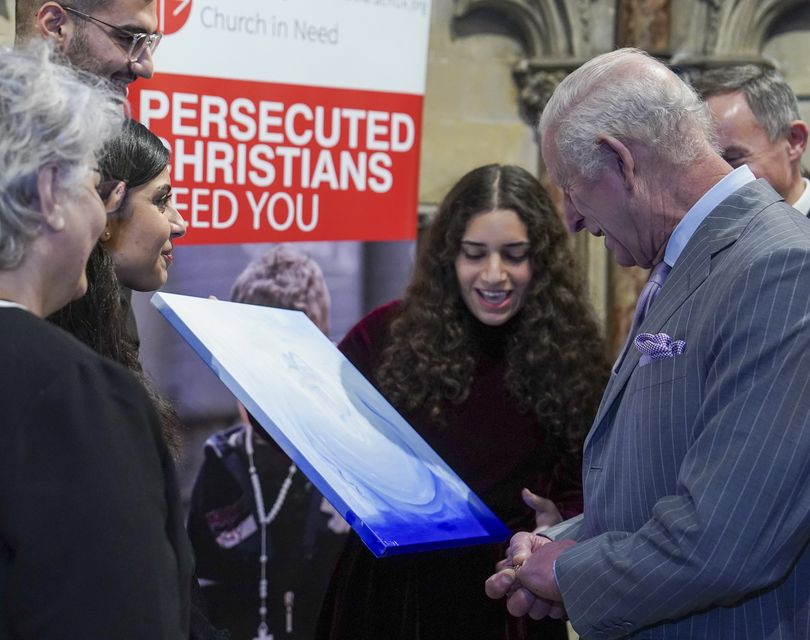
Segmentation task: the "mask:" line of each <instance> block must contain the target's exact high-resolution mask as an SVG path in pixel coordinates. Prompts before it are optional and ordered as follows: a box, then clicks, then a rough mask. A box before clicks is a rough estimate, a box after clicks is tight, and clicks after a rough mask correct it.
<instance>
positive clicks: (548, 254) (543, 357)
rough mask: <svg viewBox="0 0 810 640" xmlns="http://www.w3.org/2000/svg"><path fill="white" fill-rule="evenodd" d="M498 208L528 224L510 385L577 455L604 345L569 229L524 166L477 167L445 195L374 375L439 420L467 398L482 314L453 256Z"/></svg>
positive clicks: (559, 448)
mask: <svg viewBox="0 0 810 640" xmlns="http://www.w3.org/2000/svg"><path fill="white" fill-rule="evenodd" d="M498 209H506V210H511V211H514V212H515V213H516V214H517V215H518V216H519V217H520V219H521V221H522V222H523V223H524V224H525V225H526V229H527V232H528V238H529V242H530V245H531V246H530V249H529V261H530V265H531V269H532V274H533V275H532V279H531V282H530V284H529V289H528V291H527V293H526V302H525V306H524V307H523V309H521V310H520V312H519V313H518V314H517V316H515V318H513V319H512V320H511V321H510V323H509V324H510V325H512V328H511V330H509V331H508V332H507V346H506V361H507V368H506V374H505V382H506V386H507V388H508V389H509V392H510V394H511V396H512V397H513V399H514V400H515V401H516V402H517V403H518V406H519V407H520V408H521V409H523V410H525V411H529V410H532V411H534V413H535V414H536V416H537V418H538V420H539V421H540V424H542V425H543V426H544V428H546V429H547V430H548V433H549V435H550V439H551V441H550V444H551V445H552V447H553V448H554V449H555V450H556V452H557V453H558V454H559V455H561V456H573V457H575V458H577V457H579V456H580V455H581V448H582V442H583V440H584V437H585V435H586V433H587V430H588V428H589V427H590V424H591V421H592V420H593V417H594V414H595V413H596V409H597V407H598V404H599V400H600V398H601V396H602V391H603V389H604V385H605V383H606V381H607V377H608V370H609V363H608V358H607V348H606V345H605V341H604V339H603V336H602V332H601V330H600V327H599V324H598V323H597V321H596V318H595V316H594V314H593V311H592V310H591V308H590V306H589V304H588V302H587V301H586V297H585V294H584V290H583V287H582V285H581V283H580V278H579V277H578V274H577V272H576V269H575V267H574V261H573V256H572V254H571V251H570V250H569V247H568V244H567V234H566V231H565V228H564V227H563V225H562V222H561V221H560V219H559V218H558V217H557V214H556V213H555V211H554V207H553V205H552V203H551V200H550V199H549V197H548V195H547V194H546V192H545V190H544V189H543V187H542V186H541V185H540V183H539V182H538V181H537V179H536V178H535V177H534V176H532V175H531V174H530V173H529V172H528V171H526V170H525V169H522V168H521V167H517V166H511V165H498V164H492V165H487V166H484V167H479V168H477V169H474V170H473V171H470V172H469V173H467V174H466V175H464V176H463V177H462V178H461V179H460V180H459V181H458V183H456V185H455V186H454V187H453V188H452V189H451V190H450V192H449V193H448V194H447V196H446V197H445V198H444V200H443V202H442V203H441V206H440V207H439V211H438V213H437V215H436V217H435V219H434V220H433V223H432V224H431V226H430V228H429V229H428V231H427V236H426V238H425V239H424V241H423V242H422V244H421V247H420V251H419V255H418V258H417V262H416V267H415V272H414V275H413V277H412V279H411V282H410V284H409V285H408V288H407V291H406V293H405V298H404V300H403V302H402V304H401V305H400V307H399V309H398V311H397V316H396V317H395V319H394V320H393V322H392V323H391V328H390V334H389V340H388V343H387V345H386V347H385V349H384V350H383V353H382V356H381V361H380V365H379V367H378V368H377V372H376V376H375V377H376V380H377V383H378V385H379V386H380V388H381V390H382V392H383V394H384V395H386V397H387V398H388V399H389V400H391V401H392V402H393V403H394V404H395V405H397V406H399V407H401V408H403V409H405V410H406V411H412V410H414V409H416V408H417V407H423V408H425V409H426V410H427V411H428V413H429V415H430V417H431V418H432V419H434V420H436V421H437V422H438V423H439V424H442V423H443V420H442V406H443V404H444V403H447V402H450V403H453V404H460V403H462V402H464V400H465V399H466V398H467V395H468V394H469V390H470V385H471V381H472V376H473V372H474V368H475V363H476V353H477V351H476V345H475V338H474V336H475V332H474V331H473V328H474V327H475V323H477V322H478V321H477V320H476V319H475V317H474V316H473V315H472V314H471V313H470V312H469V311H468V309H467V307H466V305H465V304H464V302H463V301H462V298H461V294H460V291H459V286H458V280H457V277H456V271H455V260H456V257H457V256H458V253H459V251H460V249H461V239H462V236H463V234H464V231H465V230H466V228H467V224H468V222H469V220H470V219H471V218H472V217H473V216H475V215H477V214H480V213H487V212H490V211H495V210H498Z"/></svg>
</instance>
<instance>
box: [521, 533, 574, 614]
mask: <svg viewBox="0 0 810 640" xmlns="http://www.w3.org/2000/svg"><path fill="white" fill-rule="evenodd" d="M536 537H538V538H541V539H544V540H545V543H544V544H541V545H539V546H537V547H536V548H535V549H534V550H533V551H532V553H531V555H530V556H529V557H528V558H526V560H525V561H524V562H523V564H522V566H520V567H519V569H518V570H517V575H516V579H517V581H518V582H520V584H521V586H523V587H525V588H526V589H528V590H529V591H531V592H532V593H533V594H535V595H536V596H539V597H541V598H545V599H546V600H550V601H552V602H562V594H561V593H560V588H559V586H558V585H557V579H556V578H555V577H554V561H555V560H556V559H557V558H558V557H559V556H560V554H562V553H563V552H564V551H566V550H568V549H570V548H571V547H573V546H574V545H575V544H576V542H575V541H574V540H559V541H556V542H552V541H551V540H548V539H545V538H542V536H536Z"/></svg>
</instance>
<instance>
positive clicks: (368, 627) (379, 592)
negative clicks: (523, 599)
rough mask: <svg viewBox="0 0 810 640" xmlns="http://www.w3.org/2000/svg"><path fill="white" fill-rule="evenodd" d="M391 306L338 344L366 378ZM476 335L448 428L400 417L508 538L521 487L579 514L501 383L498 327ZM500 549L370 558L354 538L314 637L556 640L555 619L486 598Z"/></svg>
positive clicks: (419, 415)
mask: <svg viewBox="0 0 810 640" xmlns="http://www.w3.org/2000/svg"><path fill="white" fill-rule="evenodd" d="M397 306H398V303H396V302H395V303H390V304H388V305H385V306H383V307H380V308H378V309H376V310H375V311H372V312H371V313H370V314H369V315H368V316H366V317H365V318H364V319H362V320H361V321H360V322H359V323H358V324H357V325H356V326H355V327H354V328H353V329H352V330H351V331H350V332H349V333H348V334H347V336H346V337H345V338H344V340H343V341H342V342H341V343H340V349H341V351H343V353H344V354H345V355H346V357H347V358H348V359H349V360H351V362H352V363H353V364H354V365H355V366H356V367H357V368H358V369H359V370H360V371H361V372H362V373H363V374H364V375H365V376H366V377H367V378H369V379H373V375H372V372H373V371H374V370H375V368H376V367H377V365H378V362H379V357H380V355H381V353H382V350H383V348H384V346H385V344H386V341H387V338H388V327H389V324H390V322H391V320H392V319H393V316H394V313H395V311H396V308H397ZM476 324H478V327H477V329H476V332H477V334H478V335H476V342H477V343H478V345H477V346H478V352H479V357H478V363H477V366H476V371H475V375H474V380H473V383H472V386H471V389H470V393H469V397H468V399H467V400H466V401H465V402H464V403H463V404H461V405H451V404H448V406H447V407H446V409H447V413H446V415H447V423H446V425H444V426H442V427H437V426H436V425H435V424H433V423H432V422H431V421H430V420H429V419H428V418H427V416H426V415H425V414H424V412H420V411H414V412H411V413H407V412H403V415H404V417H405V418H406V419H407V420H408V422H410V424H411V425H412V426H413V427H414V428H415V429H416V430H417V431H418V432H419V433H420V434H421V435H422V437H424V438H425V440H427V442H428V443H429V444H430V445H431V446H432V447H433V448H434V449H435V450H436V452H437V453H438V454H439V455H440V456H441V457H442V458H443V459H444V460H445V461H446V462H447V463H448V464H449V465H450V466H451V467H452V468H453V470H454V471H456V473H458V475H459V476H460V477H461V478H462V479H463V480H464V481H465V482H466V483H467V484H468V485H469V486H470V488H471V489H472V490H473V491H474V492H475V493H476V494H477V495H478V496H479V497H480V498H481V499H482V500H483V501H484V502H485V503H486V504H487V505H488V506H489V507H490V508H491V509H492V510H493V511H494V512H495V513H496V514H497V515H498V517H500V518H501V519H502V520H503V521H504V522H505V523H506V524H507V525H508V526H509V527H510V528H511V529H512V531H513V532H516V531H520V530H527V529H532V528H534V512H533V511H531V510H530V509H528V508H527V507H526V506H525V505H524V504H523V502H522V500H521V497H520V490H521V489H522V488H523V487H528V488H529V489H531V490H532V491H534V492H535V493H538V494H540V495H542V496H545V497H548V498H550V499H552V500H553V501H554V502H555V503H556V505H557V508H558V509H559V510H560V512H561V513H562V515H563V517H564V518H568V517H572V516H574V515H576V514H578V513H580V512H581V511H582V495H581V492H580V487H578V486H572V485H571V484H568V485H566V484H565V483H564V482H562V481H560V480H559V478H561V477H563V476H564V475H565V474H562V473H561V472H560V471H561V470H560V468H559V465H558V464H557V463H556V461H555V460H554V459H553V458H552V456H551V454H550V453H549V451H548V448H547V446H546V438H545V434H544V430H543V427H542V425H541V424H539V422H538V420H537V419H536V418H535V417H534V415H533V414H531V413H528V412H526V413H522V412H519V411H518V410H517V409H516V407H515V406H514V402H513V401H510V399H509V396H508V392H507V390H506V388H505V386H504V382H503V376H504V371H505V362H504V339H503V337H504V331H507V330H508V329H506V328H502V327H501V328H492V327H485V326H484V325H481V324H479V323H476ZM504 548H505V546H504V545H502V544H494V545H479V546H475V547H468V548H462V549H451V550H442V551H434V552H426V553H417V554H411V555H406V556H395V557H392V558H380V559H377V558H375V557H374V556H373V555H372V554H371V553H370V552H369V551H368V550H367V549H366V548H365V546H364V545H363V543H362V542H361V541H360V538H359V537H357V536H356V535H355V534H354V533H352V534H351V536H350V539H349V541H348V542H347V545H346V548H345V550H344V552H343V554H342V556H341V558H340V560H339V561H338V565H337V568H336V570H335V573H334V575H333V577H332V582H331V585H330V588H329V592H328V594H327V597H326V600H325V602H324V607H323V609H322V611H321V615H320V620H319V624H318V633H317V634H316V638H318V639H319V640H455V639H458V640H479V639H480V640H522V639H524V638H531V639H543V640H548V639H555V640H556V639H558V638H559V639H564V638H566V633H565V627H564V624H563V623H561V622H559V621H551V620H546V621H541V622H535V621H532V620H530V619H529V618H525V619H520V620H519V619H515V618H513V617H512V616H510V615H509V614H508V612H507V611H506V605H505V602H504V601H493V600H490V599H489V598H487V596H486V594H485V593H484V581H485V580H486V579H487V578H488V577H489V576H490V575H491V574H492V573H493V571H494V567H495V563H496V562H497V561H498V560H500V559H502V558H503V555H504Z"/></svg>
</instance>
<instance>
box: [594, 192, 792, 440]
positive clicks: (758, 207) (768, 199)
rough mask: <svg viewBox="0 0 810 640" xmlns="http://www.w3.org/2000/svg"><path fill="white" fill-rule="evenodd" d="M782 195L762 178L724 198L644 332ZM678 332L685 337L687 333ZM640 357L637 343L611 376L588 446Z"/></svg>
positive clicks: (659, 323)
mask: <svg viewBox="0 0 810 640" xmlns="http://www.w3.org/2000/svg"><path fill="white" fill-rule="evenodd" d="M780 199H781V198H780V197H779V195H778V194H777V193H776V192H775V191H773V189H771V187H770V185H768V183H767V182H765V181H764V180H757V181H755V182H751V183H749V184H747V185H745V186H744V187H742V188H741V189H738V190H737V191H736V192H735V193H733V194H732V195H730V196H729V197H728V198H726V199H725V200H723V202H722V203H720V204H719V205H718V206H717V207H716V208H715V209H714V210H713V211H712V212H711V213H710V214H709V215H708V216H707V217H706V219H705V220H704V221H703V222H702V223H701V225H700V226H699V227H698V228H697V230H696V231H695V233H694V235H693V236H692V237H691V238H690V239H689V242H688V243H687V244H686V247H685V248H684V250H683V253H682V254H681V255H680V257H679V258H678V262H677V263H676V264H675V266H674V267H673V269H672V271H671V272H670V274H669V277H668V278H667V280H666V282H665V283H664V287H663V288H662V289H661V292H660V293H659V294H658V296H657V297H656V298H655V302H654V303H653V305H652V307H651V308H650V312H649V314H648V315H647V317H646V318H644V322H642V323H641V326H640V327H639V333H660V332H661V330H662V328H663V327H664V325H665V324H666V322H667V321H668V320H669V319H670V318H671V317H672V316H673V315H674V314H675V312H676V311H678V309H680V308H681V307H682V306H683V304H684V303H685V302H686V300H687V299H688V298H689V296H691V295H692V294H693V293H694V291H695V290H696V289H697V288H698V287H699V286H700V285H701V284H702V283H703V282H704V281H705V280H706V278H707V277H708V275H709V273H710V272H711V268H712V258H713V257H714V256H716V255H717V254H718V253H720V252H721V251H722V250H723V249H725V248H726V247H728V246H729V245H731V244H733V243H734V242H736V241H737V238H739V237H740V234H741V233H742V232H743V230H744V229H745V227H746V226H747V225H748V224H749V222H750V221H751V219H752V218H753V217H754V216H755V215H756V214H758V213H759V212H760V211H762V209H764V208H765V207H766V206H768V205H770V204H773V203H774V202H776V201H778V200H780ZM672 337H673V338H681V337H682V336H672ZM687 348H688V346H687ZM640 358H641V354H640V353H639V351H638V349H636V348H635V346H633V345H631V346H630V348H629V349H628V350H627V354H626V355H625V357H624V360H623V361H622V363H621V364H620V366H619V369H618V371H617V372H616V373H615V374H614V375H611V377H610V381H609V382H608V386H607V388H606V389H605V393H604V395H603V396H602V402H601V404H600V405H599V410H598V412H597V414H596V419H595V420H594V422H593V426H592V427H591V430H590V433H588V437H587V438H586V439H585V445H584V446H585V447H587V446H588V444H589V443H590V441H591V439H592V438H593V436H594V435H595V434H596V432H597V431H598V430H599V429H600V428H601V427H603V426H604V425H603V423H604V422H605V418H606V416H607V415H608V414H609V412H610V409H611V407H612V406H613V404H614V403H615V402H616V401H617V400H618V399H619V398H620V397H621V395H622V393H623V391H624V388H625V386H626V385H627V381H628V379H629V378H630V376H631V374H632V373H633V371H634V370H635V368H636V367H637V366H638V362H639V360H640Z"/></svg>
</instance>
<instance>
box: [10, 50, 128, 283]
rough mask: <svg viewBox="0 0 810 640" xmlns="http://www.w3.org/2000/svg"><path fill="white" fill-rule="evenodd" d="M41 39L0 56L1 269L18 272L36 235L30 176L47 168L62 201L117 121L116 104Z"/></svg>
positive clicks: (119, 106) (119, 104) (33, 181)
mask: <svg viewBox="0 0 810 640" xmlns="http://www.w3.org/2000/svg"><path fill="white" fill-rule="evenodd" d="M51 53H52V50H51V47H50V46H49V45H48V44H47V42H46V41H44V40H42V39H37V40H32V41H31V42H30V43H26V44H25V45H23V46H22V47H20V48H18V49H14V50H10V49H6V48H3V49H0V269H13V268H15V267H17V266H19V264H20V262H21V261H22V259H23V255H24V253H25V249H26V247H27V246H28V243H29V242H30V240H31V239H32V238H34V237H35V236H36V235H37V234H38V232H39V229H40V223H41V221H42V215H41V211H40V207H39V203H38V201H37V175H38V173H39V171H40V169H42V168H44V167H47V166H54V167H56V168H57V171H58V179H59V183H58V186H59V188H60V189H61V190H62V191H63V192H62V193H61V194H59V196H60V197H69V194H70V192H71V190H72V189H73V188H74V187H75V185H76V182H77V180H78V179H80V178H81V177H82V176H84V175H85V174H84V172H85V171H87V167H86V163H87V162H88V160H89V161H91V162H92V161H93V160H92V158H93V156H94V154H96V153H97V152H98V150H99V149H100V148H101V146H102V144H103V143H104V141H105V140H106V139H107V138H109V137H110V136H111V135H113V134H114V133H115V132H117V131H118V130H119V129H120V127H121V123H122V121H123V104H122V101H121V98H120V96H118V95H116V94H115V92H113V91H111V90H110V89H109V88H108V87H107V85H106V83H105V82H104V81H103V80H100V79H99V78H97V77H95V76H92V75H89V74H85V73H83V72H79V71H76V70H74V69H71V68H69V67H66V66H64V65H61V64H58V63H57V62H54V61H53V60H52V56H51Z"/></svg>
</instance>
